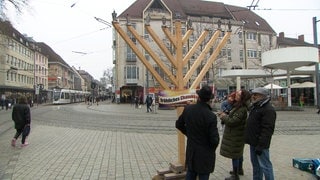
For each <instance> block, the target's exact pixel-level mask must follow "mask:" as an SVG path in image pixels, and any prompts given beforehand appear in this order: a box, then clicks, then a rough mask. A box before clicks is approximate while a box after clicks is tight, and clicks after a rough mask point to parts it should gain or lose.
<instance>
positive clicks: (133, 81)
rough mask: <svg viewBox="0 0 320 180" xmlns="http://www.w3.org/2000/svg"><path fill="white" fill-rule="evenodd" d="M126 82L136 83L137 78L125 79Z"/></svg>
mask: <svg viewBox="0 0 320 180" xmlns="http://www.w3.org/2000/svg"><path fill="white" fill-rule="evenodd" d="M125 83H126V84H138V79H125Z"/></svg>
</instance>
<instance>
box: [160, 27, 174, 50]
mask: <svg viewBox="0 0 320 180" xmlns="http://www.w3.org/2000/svg"><path fill="white" fill-rule="evenodd" d="M162 31H163V33H164V34H165V35H166V36H167V38H168V39H169V41H170V42H171V43H172V44H173V45H174V47H177V44H176V38H175V37H174V36H173V35H172V34H171V32H170V30H169V28H168V27H167V26H162Z"/></svg>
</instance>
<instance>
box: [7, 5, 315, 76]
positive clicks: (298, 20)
mask: <svg viewBox="0 0 320 180" xmlns="http://www.w3.org/2000/svg"><path fill="white" fill-rule="evenodd" d="M30 1H31V8H32V9H30V10H26V11H25V12H24V13H23V14H22V15H21V16H12V17H11V21H12V23H13V25H14V27H15V28H16V29H17V30H18V31H19V32H21V33H22V34H27V35H28V36H29V37H33V39H34V40H36V41H38V42H44V43H46V44H47V45H49V46H50V47H51V48H52V49H53V50H54V51H55V52H56V53H57V54H59V55H60V56H61V57H62V58H63V59H64V60H65V61H66V62H67V63H68V64H69V65H70V66H75V67H76V68H77V69H79V68H81V69H83V70H85V71H87V72H89V73H90V74H91V75H92V76H93V77H94V78H95V79H98V80H99V79H100V77H102V74H103V70H105V69H107V68H111V67H112V66H113V64H112V48H111V47H112V29H111V28H110V27H108V26H107V25H105V24H103V23H101V22H98V21H96V20H95V19H94V17H98V18H101V19H104V20H106V21H108V22H111V19H112V18H111V13H112V12H113V10H115V11H116V12H117V14H118V15H119V14H120V13H121V12H123V11H124V10H125V9H126V8H127V7H129V6H130V5H131V4H132V3H133V2H134V1H135V0H115V1H109V0H30ZM220 2H224V3H225V4H230V5H236V6H241V7H246V6H249V5H251V4H252V2H253V0H225V1H220ZM256 2H257V0H254V3H253V4H256ZM264 9H271V10H264ZM253 11H254V12H255V13H256V14H258V15H260V16H261V17H262V18H264V19H265V20H266V21H267V22H268V23H269V24H270V25H271V27H272V28H273V29H274V30H275V31H276V33H278V34H279V32H284V33H285V36H286V37H292V38H297V37H298V36H299V35H302V34H304V36H305V40H306V41H307V42H309V43H313V27H312V17H317V19H318V20H320V1H319V0H304V1H301V0H260V1H259V2H258V7H257V8H256V10H253ZM319 24H320V23H317V27H318V33H317V34H318V37H319V36H320V25H319ZM318 43H319V38H318Z"/></svg>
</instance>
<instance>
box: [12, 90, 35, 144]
mask: <svg viewBox="0 0 320 180" xmlns="http://www.w3.org/2000/svg"><path fill="white" fill-rule="evenodd" d="M12 120H13V121H14V127H15V129H16V134H15V135H14V137H13V139H12V141H11V145H12V146H15V145H16V141H17V139H18V137H19V136H20V135H21V134H22V140H21V147H24V146H27V145H28V142H26V137H27V136H28V132H25V133H23V131H24V129H25V128H26V126H29V127H30V123H31V113H30V107H29V106H28V102H27V98H26V97H25V96H22V97H20V98H19V102H18V104H15V105H14V106H13V110H12ZM29 130H30V129H29Z"/></svg>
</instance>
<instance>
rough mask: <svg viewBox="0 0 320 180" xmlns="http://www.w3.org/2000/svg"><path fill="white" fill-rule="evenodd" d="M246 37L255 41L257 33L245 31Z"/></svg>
mask: <svg viewBox="0 0 320 180" xmlns="http://www.w3.org/2000/svg"><path fill="white" fill-rule="evenodd" d="M247 39H248V40H254V41H256V40H257V34H256V33H253V32H248V33H247Z"/></svg>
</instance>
